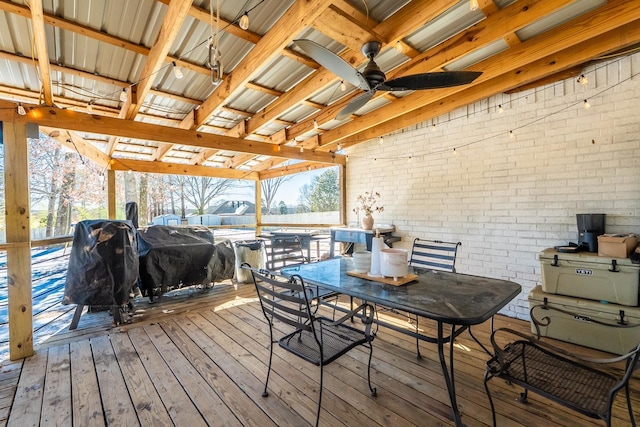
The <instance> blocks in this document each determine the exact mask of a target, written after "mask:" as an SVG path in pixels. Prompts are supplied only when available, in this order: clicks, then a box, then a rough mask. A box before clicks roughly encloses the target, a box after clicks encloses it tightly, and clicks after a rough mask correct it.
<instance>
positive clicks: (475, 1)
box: [469, 0, 480, 10]
mask: <svg viewBox="0 0 640 427" xmlns="http://www.w3.org/2000/svg"><path fill="white" fill-rule="evenodd" d="M479 7H480V5H479V4H478V0H470V1H469V9H471V10H478V8H479Z"/></svg>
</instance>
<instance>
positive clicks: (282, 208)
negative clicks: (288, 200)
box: [278, 200, 288, 215]
mask: <svg viewBox="0 0 640 427" xmlns="http://www.w3.org/2000/svg"><path fill="white" fill-rule="evenodd" d="M278 211H279V212H280V215H286V214H287V213H288V209H287V205H286V204H285V203H284V201H282V200H281V201H280V204H279V205H278Z"/></svg>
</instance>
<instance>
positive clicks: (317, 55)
mask: <svg viewBox="0 0 640 427" xmlns="http://www.w3.org/2000/svg"><path fill="white" fill-rule="evenodd" d="M293 42H294V43H295V44H296V45H297V46H298V47H299V48H300V49H302V50H303V51H304V52H305V53H306V54H307V55H309V56H310V57H311V58H312V59H314V60H315V61H316V62H317V63H318V64H320V65H322V66H323V67H324V68H326V69H327V70H329V71H331V72H332V73H334V74H335V75H337V76H338V77H340V78H341V79H343V80H344V81H347V82H349V83H351V84H352V85H354V86H356V87H357V88H359V89H362V90H363V91H365V92H364V93H363V94H361V95H359V96H357V97H356V98H354V99H353V100H352V101H351V102H350V103H349V104H347V106H346V107H344V108H343V109H342V111H340V112H339V113H338V115H337V116H336V119H337V120H342V119H346V118H347V117H349V116H350V115H351V114H353V113H355V112H356V111H357V110H359V109H360V108H361V107H363V106H364V105H365V104H366V103H367V102H369V100H370V99H371V98H373V95H375V93H376V91H378V90H386V91H403V90H424V89H437V88H444V87H451V86H458V85H465V84H469V83H471V82H472V81H474V80H475V79H476V78H478V76H480V74H482V72H481V71H443V72H435V73H421V74H411V75H408V76H403V77H398V78H396V79H392V80H386V76H385V74H384V73H383V72H382V71H381V70H380V67H378V64H376V63H375V61H374V60H373V58H375V57H376V55H377V54H378V53H379V52H380V47H381V45H380V42H377V41H370V42H367V43H365V44H363V45H362V48H361V51H362V54H363V55H364V56H366V57H367V58H369V62H368V63H367V65H366V67H365V68H364V70H363V71H362V72H360V71H358V70H357V69H355V68H354V67H352V66H351V65H350V64H349V63H348V62H347V61H345V60H344V59H342V58H340V57H339V56H338V55H336V54H335V53H333V52H331V51H330V50H329V49H327V48H325V47H324V46H321V45H319V44H318V43H316V42H314V41H311V40H306V39H299V40H294V41H293Z"/></svg>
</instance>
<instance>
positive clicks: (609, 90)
mask: <svg viewBox="0 0 640 427" xmlns="http://www.w3.org/2000/svg"><path fill="white" fill-rule="evenodd" d="M639 72H640V54H635V55H633V56H630V57H625V58H621V59H616V60H612V61H610V63H609V64H607V65H604V64H600V65H597V66H594V67H590V68H588V69H585V70H584V73H585V75H586V76H587V77H588V79H589V84H588V85H587V86H586V87H585V86H582V85H580V84H578V83H577V82H576V79H568V80H565V81H562V82H558V83H555V84H553V85H548V86H545V87H539V88H537V89H535V90H529V91H527V92H522V93H514V94H511V95H507V94H498V95H496V96H494V97H492V98H490V99H485V100H483V101H480V102H477V103H476V104H473V105H469V106H467V107H464V108H460V109H458V110H455V111H452V112H451V113H449V114H447V115H444V116H441V117H437V118H435V123H436V124H437V126H436V128H435V129H433V126H432V121H431V120H429V121H427V122H424V123H421V124H419V125H416V126H412V127H410V128H407V129H404V130H402V131H399V132H397V133H394V134H391V135H385V136H384V144H382V145H380V144H379V141H378V139H377V138H376V139H375V140H372V141H369V142H366V143H363V144H360V145H357V146H355V147H351V148H349V149H348V150H347V152H346V154H347V155H348V156H349V162H348V163H347V174H346V179H347V203H348V205H347V215H348V220H349V221H356V217H355V214H353V212H352V211H351V209H352V208H353V205H354V201H355V199H356V197H357V195H358V194H360V193H363V192H364V191H367V190H374V191H378V192H380V193H381V196H382V198H381V199H382V200H381V201H382V203H383V204H384V207H385V211H384V212H383V213H378V214H375V219H376V221H377V222H379V223H393V224H395V226H396V228H397V233H396V234H398V235H400V236H402V239H403V241H402V242H400V246H403V247H410V244H411V241H412V239H413V238H414V237H423V238H430V239H439V240H446V241H461V242H462V246H461V248H460V250H459V252H458V261H457V264H456V266H457V270H458V271H459V272H461V273H469V274H476V275H485V276H490V277H497V278H503V279H508V280H513V281H515V282H517V283H519V284H521V285H522V288H523V292H522V294H521V295H520V296H519V297H517V298H516V299H514V300H513V301H512V303H511V304H509V306H507V307H506V308H505V309H504V310H503V311H502V313H504V314H507V315H510V316H514V317H518V318H525V319H526V318H528V317H529V312H528V310H529V308H528V301H527V295H528V294H529V291H530V290H531V289H532V288H533V287H534V286H536V285H537V284H539V283H540V280H541V278H540V264H539V261H538V259H537V254H538V253H539V252H540V251H541V250H543V249H545V248H548V247H552V246H557V245H562V244H567V243H568V242H570V241H572V242H576V241H577V237H578V236H577V234H578V233H577V227H576V214H577V213H605V214H606V215H607V216H606V231H607V232H636V233H640V113H639V111H640V75H638V76H636V77H634V78H632V79H629V78H630V77H631V76H632V75H633V74H634V73H639ZM627 79H628V80H627ZM625 80H626V81H625ZM585 99H588V100H589V103H590V104H591V109H589V110H585V109H584V108H583V105H582V104H583V101H584V100H585ZM499 104H502V106H503V108H504V113H502V114H500V113H498V105H499ZM547 116H548V117H547ZM532 122H534V123H532ZM510 129H515V131H514V132H515V134H516V137H515V139H510V138H509V136H508V133H509V130H510ZM453 148H457V149H456V150H455V153H454V150H453ZM410 157H411V158H410ZM374 159H377V160H374Z"/></svg>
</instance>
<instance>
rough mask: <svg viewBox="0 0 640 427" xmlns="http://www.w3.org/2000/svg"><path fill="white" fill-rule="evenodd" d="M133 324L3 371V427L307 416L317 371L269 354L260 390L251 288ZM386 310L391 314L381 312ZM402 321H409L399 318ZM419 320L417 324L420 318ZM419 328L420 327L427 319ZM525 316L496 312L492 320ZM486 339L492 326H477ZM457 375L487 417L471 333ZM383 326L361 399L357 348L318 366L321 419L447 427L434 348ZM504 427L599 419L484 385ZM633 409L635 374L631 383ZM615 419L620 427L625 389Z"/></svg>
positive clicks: (192, 298) (165, 306) (62, 341)
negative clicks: (373, 389)
mask: <svg viewBox="0 0 640 427" xmlns="http://www.w3.org/2000/svg"><path fill="white" fill-rule="evenodd" d="M138 309H139V314H138V315H137V316H136V317H135V318H134V319H133V322H132V323H130V324H126V325H121V326H116V327H113V326H110V318H109V315H108V313H106V312H104V313H90V314H85V315H83V317H82V318H81V320H80V324H79V327H78V329H77V330H75V331H66V330H63V331H60V332H59V333H57V334H56V335H54V336H52V337H51V338H49V339H48V340H47V341H46V342H45V343H44V344H41V345H40V346H38V347H37V351H36V354H35V355H34V356H32V357H30V358H27V359H25V360H22V361H18V362H5V363H3V365H2V366H1V368H0V424H7V425H10V426H14V425H15V426H17V425H20V426H25V425H29V426H30V425H34V426H37V425H41V426H52V425H60V426H72V425H73V426H82V427H85V426H104V425H114V426H124V425H126V426H137V425H144V426H163V425H175V426H188V427H196V426H205V425H210V426H227V425H228V426H259V427H268V426H304V425H309V424H312V423H313V422H314V421H315V405H316V399H317V396H318V394H317V393H318V369H317V368H316V367H314V366H312V365H310V364H308V363H306V362H304V361H302V360H301V359H298V358H297V357H295V356H293V355H291V354H288V353H285V352H283V351H280V350H279V349H276V351H275V356H274V362H273V363H274V364H273V369H274V370H273V372H272V375H271V379H270V383H269V390H270V395H269V397H267V398H263V397H262V396H261V393H262V388H263V384H264V383H263V382H264V378H265V374H266V369H267V365H266V364H267V362H268V340H269V339H268V329H267V327H266V325H265V322H264V319H263V317H262V313H261V311H260V307H259V303H258V302H257V301H256V299H255V291H254V289H253V286H252V285H239V286H237V287H234V286H233V285H220V284H217V285H216V286H214V288H213V289H211V290H210V291H208V292H204V293H200V292H191V293H184V294H183V295H182V296H176V297H173V298H163V299H162V300H160V301H159V302H157V303H156V304H154V305H148V304H146V303H140V304H139V305H138ZM380 315H381V316H386V315H387V314H384V313H381V314H380ZM398 321H399V322H403V321H404V320H403V319H402V318H400V317H398ZM422 323H423V322H421V324H422ZM424 323H425V325H423V326H425V327H429V325H427V324H426V323H427V322H424ZM507 324H508V325H509V326H511V327H514V328H516V329H520V330H522V331H527V330H528V323H527V322H523V321H518V320H514V319H510V318H506V317H502V316H497V317H496V327H500V326H505V325H507ZM474 332H475V333H476V335H478V337H479V338H480V339H481V341H483V342H488V334H489V325H488V324H486V325H481V326H478V327H476V328H474ZM455 345H456V346H457V348H456V349H455V354H456V360H455V363H456V366H455V367H456V383H457V390H458V398H459V406H460V409H461V411H462V414H463V421H464V422H465V424H466V425H467V426H469V427H472V426H486V425H490V423H491V411H490V410H489V408H488V401H487V397H486V395H485V391H484V387H483V374H484V363H485V361H486V359H487V356H486V354H485V353H484V352H483V351H482V350H481V349H480V348H479V346H478V345H477V344H476V343H475V342H473V341H472V340H471V339H470V338H469V336H468V334H463V335H462V336H461V337H459V339H458V340H457V342H456V344H455ZM421 348H422V354H423V359H421V360H417V359H416V357H415V341H413V340H412V339H410V338H408V337H406V336H404V335H402V334H398V333H395V332H392V331H389V330H387V329H380V330H379V332H378V336H377V338H376V340H375V341H374V351H373V362H372V363H373V365H372V366H373V369H372V381H373V383H374V386H375V387H377V390H378V396H377V397H376V398H373V397H371V396H370V395H369V393H368V388H367V383H366V362H367V353H366V351H365V350H364V349H362V350H361V349H355V350H354V351H352V352H351V353H349V354H348V355H347V356H345V357H342V358H341V359H339V360H338V361H336V362H334V363H333V364H331V365H329V366H328V367H327V368H326V370H325V392H324V396H323V405H322V407H323V410H322V413H321V416H320V424H321V425H323V426H338V425H348V426H376V425H383V426H394V427H395V426H450V425H453V422H452V420H451V414H450V407H449V402H448V395H447V392H446V389H445V387H444V380H443V377H442V374H441V371H440V365H439V363H438V361H437V353H436V349H435V346H434V345H430V344H426V343H425V344H421ZM490 386H491V389H492V391H493V396H494V400H495V402H496V406H497V412H498V425H499V426H542V425H553V426H572V427H573V426H578V425H579V426H601V425H604V423H602V422H596V421H593V420H591V419H588V418H585V417H582V416H579V415H576V414H575V413H573V412H570V411H568V410H565V409H564V408H561V407H559V406H558V405H556V404H554V403H552V402H550V401H548V400H545V399H543V398H540V397H537V396H534V395H530V403H529V404H526V405H524V404H521V403H519V402H517V401H516V398H517V397H518V394H519V392H520V389H519V388H517V387H514V386H509V385H507V384H505V383H504V382H503V381H499V380H494V381H493V382H492V383H491V384H490ZM632 387H633V390H632V394H633V400H634V405H635V408H636V410H637V411H638V410H640V381H638V380H635V381H634V382H633V384H632ZM614 415H615V417H616V418H615V420H614V423H613V425H614V426H628V425H630V423H629V421H628V420H627V419H626V418H627V416H628V414H627V412H626V407H625V406H624V399H623V397H622V396H619V398H618V399H617V401H616V407H615V409H614Z"/></svg>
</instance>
